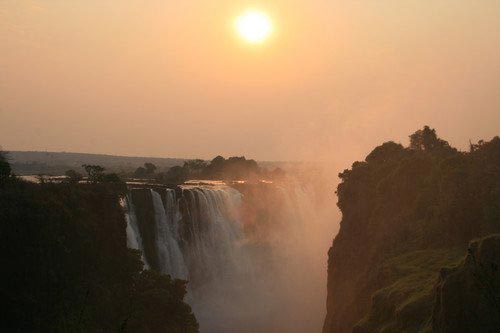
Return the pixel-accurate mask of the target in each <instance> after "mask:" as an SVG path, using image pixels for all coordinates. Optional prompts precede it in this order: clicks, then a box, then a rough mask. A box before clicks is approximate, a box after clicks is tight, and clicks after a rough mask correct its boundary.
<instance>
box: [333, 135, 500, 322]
mask: <svg viewBox="0 0 500 333" xmlns="http://www.w3.org/2000/svg"><path fill="white" fill-rule="evenodd" d="M471 146H472V149H471V151H470V152H468V153H465V152H459V151H457V150H456V149H454V148H452V147H450V145H449V144H448V142H446V141H445V140H443V139H440V138H439V137H438V136H437V134H436V131H435V130H434V129H431V128H429V127H428V126H425V127H424V128H423V129H421V130H418V131H416V132H415V133H414V134H412V135H411V136H410V145H409V147H407V148H405V147H403V146H402V145H400V144H397V143H394V142H386V143H384V144H382V145H381V146H379V147H376V148H375V149H374V150H373V151H372V152H371V153H370V154H369V155H368V156H367V157H366V159H365V161H361V162H355V163H354V164H353V165H352V168H351V169H349V170H344V171H343V172H342V173H340V174H339V177H340V179H341V180H342V182H341V183H340V184H339V185H338V188H337V194H338V206H339V208H340V210H341V211H342V215H343V217H342V222H341V228H340V231H339V234H338V235H337V237H336V238H335V241H334V244H333V247H332V249H331V250H330V255H329V296H328V299H329V300H328V307H329V310H328V311H329V314H328V316H327V320H326V321H325V328H328V329H326V330H325V331H326V332H329V331H335V332H344V331H350V330H351V329H352V328H353V326H354V324H355V323H356V322H357V321H359V320H360V319H361V318H363V317H364V316H366V315H367V314H368V313H369V309H370V306H372V308H371V311H372V312H371V313H369V314H368V317H365V321H364V322H361V323H360V325H358V326H357V328H356V332H372V331H384V330H383V329H382V326H383V325H389V322H390V320H389V319H387V320H385V319H383V318H384V317H383V316H381V315H380V311H382V312H384V313H389V314H390V315H389V317H390V316H396V315H397V316H400V315H403V314H404V313H400V312H398V309H399V307H400V306H402V305H404V304H407V305H408V306H411V307H413V310H414V312H413V317H414V318H413V320H414V321H417V322H411V320H410V319H408V318H406V319H407V321H404V324H405V325H409V326H407V327H406V328H402V327H399V331H405V330H409V331H413V330H412V329H410V326H411V327H413V328H414V327H420V326H419V325H421V324H422V323H423V321H424V320H425V316H426V314H428V312H425V311H423V312H418V311H417V310H418V309H422V307H425V306H424V303H425V302H424V303H419V302H420V301H424V299H423V298H421V297H419V296H418V295H424V294H419V292H418V291H412V289H408V288H406V287H412V286H413V287H417V286H419V285H420V286H421V287H419V288H420V290H427V291H429V290H431V289H432V286H433V282H435V281H436V277H437V274H438V268H437V267H434V266H432V260H434V259H433V258H434V257H435V256H434V255H433V253H440V252H439V251H444V252H443V253H445V254H443V256H448V255H451V254H452V253H457V252H456V249H461V251H462V252H461V253H464V252H465V248H466V247H467V244H468V242H469V241H470V240H471V239H473V238H476V237H482V236H485V235H488V234H491V233H497V232H499V231H500V138H498V137H495V138H493V139H492V140H491V141H489V142H484V141H482V142H480V143H478V144H477V145H471ZM423 250H428V251H430V252H421V251H423ZM436 251H437V252H436ZM411 253H414V254H418V255H419V256H420V259H422V261H420V262H421V263H422V265H421V266H419V269H418V270H417V271H418V272H417V273H415V274H416V275H415V274H413V273H411V272H410V271H407V272H406V273H404V274H401V275H397V274H396V272H397V266H398V265H399V264H398V262H397V261H394V260H393V259H391V258H407V257H405V255H409V254H411ZM451 257H453V256H451ZM346 258H350V259H349V260H346ZM420 259H419V260H420ZM443 264H446V263H443ZM345 272H348V274H347V273H345ZM424 272H432V273H431V275H426V273H425V274H424ZM346 274H347V275H346ZM405 281H406V282H408V281H412V282H411V283H406V282H405ZM342 295H351V297H350V298H349V299H346V298H344V297H343V296H342ZM352 295H354V296H352ZM372 295H377V298H373V303H372V302H371V296H372ZM396 295H399V296H398V297H399V298H398V297H396V298H394V297H395V296H396ZM374 297H375V296H374ZM380 300H383V301H380ZM379 301H380V302H379ZM427 301H428V299H426V302H427ZM419 304H420V305H419ZM426 306H428V304H427V305H426ZM388 307H389V308H390V309H391V310H390V311H386V310H387V308H388ZM391 307H392V308H391ZM383 308H385V310H383ZM406 309H409V308H406ZM378 311H379V312H378ZM373 318H379V321H378V322H377V323H374V321H373ZM398 318H401V317H398ZM391 320H392V319H391ZM393 323H394V322H393ZM365 324H366V325H365ZM375 324H376V325H381V326H373V325H375ZM370 325H371V326H370ZM386 328H387V331H391V329H389V327H386ZM392 331H398V329H393V330H392Z"/></svg>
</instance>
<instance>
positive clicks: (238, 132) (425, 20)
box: [0, 0, 500, 166]
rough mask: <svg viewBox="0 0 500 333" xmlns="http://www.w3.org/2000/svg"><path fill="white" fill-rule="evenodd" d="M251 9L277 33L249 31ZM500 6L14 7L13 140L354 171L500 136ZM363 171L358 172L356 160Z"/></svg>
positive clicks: (3, 64)
mask: <svg viewBox="0 0 500 333" xmlns="http://www.w3.org/2000/svg"><path fill="white" fill-rule="evenodd" d="M249 4H251V5H253V7H257V8H260V9H261V10H264V11H266V12H267V13H268V15H269V16H270V17H271V18H272V19H273V21H274V25H275V33H274V35H273V36H272V38H271V39H270V40H268V41H266V42H265V43H263V44H262V45H258V46H255V45H254V46H251V45H248V44H245V43H244V42H242V41H241V40H239V39H238V38H236V37H235V34H234V31H233V27H232V24H233V20H234V18H235V17H236V16H237V15H238V14H240V13H241V12H242V11H244V9H246V8H247V7H248V6H249ZM499 17H500V1H492V0H447V1H444V0H433V1H422V0H404V1H396V0H392V1H389V0H377V1H371V0H359V1H352V0H344V1H341V0H337V1H333V0H328V1H327V0H309V1H290V0H288V1H284V0H281V1H260V2H259V1H252V2H246V1H238V0H231V1H229V0H228V1H215V0H206V1H195V0H190V1H168V0H163V1H159V0H158V1H147V2H146V1H140V0H120V1H118V0H115V1H112V0H107V1H103V0H73V1H67V0H50V1H48V0H47V1H35V0H31V1H27V0H18V1H2V2H0V116H1V118H0V119H2V121H1V122H0V144H1V145H2V146H3V147H4V148H5V149H10V150H49V151H63V150H64V151H77V152H95V153H111V154H121V155H141V156H171V157H201V158H210V157H213V156H214V155H217V154H223V155H226V156H227V155H246V156H247V157H252V158H256V159H261V160H294V159H313V158H317V159H323V160H332V159H333V160H335V162H336V163H340V164H341V165H342V166H344V165H345V166H347V165H348V164H349V163H350V162H352V160H353V159H359V158H362V157H363V156H364V155H365V154H366V153H367V152H369V151H370V150H371V149H372V148H373V147H374V146H375V145H377V144H379V143H381V142H383V141H385V140H389V139H393V140H396V141H401V142H403V143H406V141H407V135H408V134H410V133H411V132H413V131H414V130H416V129H418V128H419V127H421V126H423V125H424V124H429V125H431V126H433V127H436V128H437V130H438V133H440V135H441V136H442V137H444V138H446V139H448V140H449V141H450V142H451V143H452V144H453V145H455V146H458V147H460V148H465V147H466V146H467V144H468V140H469V139H472V140H477V139H480V138H485V139H490V138H491V137H492V136H494V135H500V90H499V87H500V36H499V33H498V32H499V31H500V20H499V19H498V18H499ZM346 164H347V165H346Z"/></svg>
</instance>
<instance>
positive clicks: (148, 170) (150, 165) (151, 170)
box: [144, 163, 156, 175]
mask: <svg viewBox="0 0 500 333" xmlns="http://www.w3.org/2000/svg"><path fill="white" fill-rule="evenodd" d="M144 168H146V173H147V174H148V175H152V174H153V173H155V171H156V165H154V164H153V163H144Z"/></svg>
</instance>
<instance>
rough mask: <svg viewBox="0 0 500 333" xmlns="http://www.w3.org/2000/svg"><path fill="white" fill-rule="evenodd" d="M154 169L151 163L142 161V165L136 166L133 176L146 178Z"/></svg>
mask: <svg viewBox="0 0 500 333" xmlns="http://www.w3.org/2000/svg"><path fill="white" fill-rule="evenodd" d="M156 169H157V168H156V166H155V165H154V164H153V163H149V162H146V163H144V167H142V166H141V167H138V168H137V169H136V170H135V171H134V178H148V177H150V176H152V175H153V174H154V173H155V171H156Z"/></svg>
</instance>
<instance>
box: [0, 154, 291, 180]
mask: <svg viewBox="0 0 500 333" xmlns="http://www.w3.org/2000/svg"><path fill="white" fill-rule="evenodd" d="M7 157H8V160H9V163H10V165H11V167H12V171H13V172H14V173H15V174H17V175H20V176H23V175H39V174H43V175H51V176H57V175H63V174H64V173H65V172H66V171H67V170H70V169H74V170H76V171H79V172H81V173H84V170H83V168H82V164H97V165H101V166H103V167H105V168H106V169H107V170H108V171H113V172H117V173H130V172H133V171H134V170H136V169H137V168H138V167H140V166H143V165H144V163H146V162H148V163H153V164H154V165H155V166H156V168H157V170H158V171H159V172H164V171H166V170H168V169H169V168H171V167H173V166H177V165H179V166H182V165H183V164H184V162H186V161H189V160H190V159H183V158H169V157H136V156H116V155H105V154H88V153H69V152H45V151H43V152H42V151H8V155H7ZM214 157H215V156H214ZM258 163H259V166H261V167H265V168H269V169H274V168H275V167H277V166H279V167H282V168H286V167H287V166H293V165H296V163H294V162H269V161H259V162H258Z"/></svg>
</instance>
